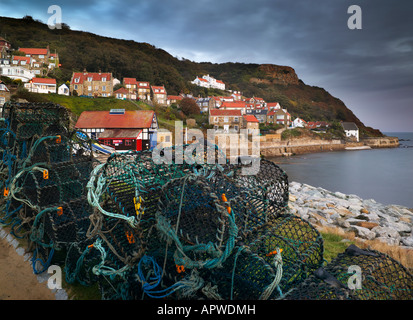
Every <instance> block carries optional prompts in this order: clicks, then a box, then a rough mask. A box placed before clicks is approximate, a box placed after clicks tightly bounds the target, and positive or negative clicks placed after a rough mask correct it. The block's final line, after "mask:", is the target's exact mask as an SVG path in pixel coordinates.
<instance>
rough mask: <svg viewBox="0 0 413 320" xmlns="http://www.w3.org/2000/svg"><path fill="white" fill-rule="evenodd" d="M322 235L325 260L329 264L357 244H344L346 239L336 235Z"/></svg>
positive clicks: (322, 233) (352, 242)
mask: <svg viewBox="0 0 413 320" xmlns="http://www.w3.org/2000/svg"><path fill="white" fill-rule="evenodd" d="M320 233H321V236H322V237H323V240H324V259H326V260H327V261H328V262H330V261H331V260H332V259H334V258H335V257H336V256H337V255H338V254H339V253H342V252H344V250H346V249H347V247H348V246H349V245H351V244H355V242H354V241H346V242H342V240H343V239H344V238H343V237H340V236H339V235H337V234H334V233H327V232H320Z"/></svg>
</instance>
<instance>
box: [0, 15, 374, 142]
mask: <svg viewBox="0 0 413 320" xmlns="http://www.w3.org/2000/svg"><path fill="white" fill-rule="evenodd" d="M0 34H1V35H4V34H6V35H7V39H8V40H9V41H10V42H11V44H12V46H13V48H14V49H18V48H19V47H46V46H47V45H49V47H50V50H51V51H52V52H54V51H55V50H56V51H57V52H58V54H59V57H60V63H61V64H62V67H61V68H60V69H57V70H56V71H55V72H54V73H52V74H50V76H51V77H53V78H56V79H57V82H58V84H60V83H64V82H66V81H68V80H70V78H71V75H72V72H73V71H83V70H84V69H86V70H87V71H90V72H98V71H99V70H102V71H104V72H112V73H113V75H114V77H115V78H117V79H119V80H121V81H122V79H123V78H125V77H133V78H137V79H138V80H145V81H149V82H150V83H151V84H152V85H165V87H166V89H167V92H168V94H172V95H174V94H179V93H181V92H184V93H192V94H194V95H195V96H198V95H201V96H206V95H210V94H216V95H219V94H222V93H221V92H214V91H213V90H207V89H205V88H200V87H197V86H195V85H192V84H191V83H190V81H191V80H194V79H195V77H196V76H202V75H203V74H210V75H211V76H213V77H215V78H217V79H220V80H223V81H224V82H225V83H226V86H227V88H228V89H232V90H237V91H238V90H239V91H241V92H242V93H243V94H244V96H247V97H252V96H256V97H262V98H264V99H265V100H266V101H267V102H279V103H280V104H281V105H282V106H283V107H284V108H287V109H288V111H289V112H290V114H291V115H292V116H293V118H295V117H297V116H299V117H302V118H303V119H304V120H307V121H315V120H324V121H330V122H333V121H340V120H343V121H352V122H355V123H356V124H357V125H358V126H359V128H361V135H363V134H365V135H380V134H381V133H380V132H379V131H377V130H374V129H372V128H366V127H365V126H364V124H363V123H362V122H361V121H360V120H359V119H358V118H357V117H356V116H355V115H354V114H353V112H352V111H351V110H349V109H348V108H347V107H346V106H345V104H344V103H343V102H342V101H341V100H339V99H337V98H335V97H333V96H331V95H330V94H329V93H328V92H327V91H325V90H324V89H322V88H318V87H313V86H309V85H307V84H305V83H303V82H302V81H301V80H300V79H299V77H298V75H297V74H296V73H295V71H294V69H293V68H291V67H286V66H276V65H259V64H253V63H251V64H245V63H222V64H216V63H209V62H203V63H195V62H193V61H190V60H187V59H182V60H180V59H177V58H175V57H173V56H171V55H170V54H169V53H168V52H166V51H164V50H162V49H159V48H156V47H154V46H152V45H150V44H148V43H138V42H135V41H130V40H120V39H113V38H109V37H102V36H98V35H95V34H92V33H88V32H82V31H73V30H70V27H69V26H64V28H63V29H60V30H59V29H55V30H51V29H49V28H48V27H47V25H46V24H44V23H42V22H40V21H35V20H33V19H32V18H30V17H26V18H24V19H13V18H5V17H0ZM88 103H90V104H91V103H92V102H88ZM91 106H92V105H91Z"/></svg>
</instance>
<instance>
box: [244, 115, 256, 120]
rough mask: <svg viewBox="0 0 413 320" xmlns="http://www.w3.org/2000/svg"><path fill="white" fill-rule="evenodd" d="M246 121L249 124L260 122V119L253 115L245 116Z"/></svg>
mask: <svg viewBox="0 0 413 320" xmlns="http://www.w3.org/2000/svg"><path fill="white" fill-rule="evenodd" d="M244 119H245V121H247V122H259V121H258V119H257V118H256V117H255V116H253V115H244Z"/></svg>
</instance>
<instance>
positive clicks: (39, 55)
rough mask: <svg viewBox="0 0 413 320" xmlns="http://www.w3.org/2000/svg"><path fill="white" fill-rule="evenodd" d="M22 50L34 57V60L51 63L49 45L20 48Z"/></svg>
mask: <svg viewBox="0 0 413 320" xmlns="http://www.w3.org/2000/svg"><path fill="white" fill-rule="evenodd" d="M18 51H20V52H23V53H24V54H25V55H26V57H30V58H32V59H33V60H34V61H37V62H40V63H44V64H47V65H48V64H49V58H50V50H49V46H47V47H46V48H19V50H18Z"/></svg>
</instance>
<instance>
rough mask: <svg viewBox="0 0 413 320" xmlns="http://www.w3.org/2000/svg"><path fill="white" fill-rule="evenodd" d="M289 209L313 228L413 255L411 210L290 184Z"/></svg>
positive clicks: (303, 185)
mask: <svg viewBox="0 0 413 320" xmlns="http://www.w3.org/2000/svg"><path fill="white" fill-rule="evenodd" d="M288 208H289V210H290V212H291V213H293V214H295V215H297V216H299V217H301V218H303V219H304V220H307V221H309V222H310V223H312V224H314V225H316V226H319V227H331V228H338V229H341V230H342V231H343V232H344V233H349V232H352V233H354V234H355V236H356V238H358V239H360V240H361V241H363V242H364V241H371V240H378V241H380V242H382V243H384V244H386V245H389V246H397V247H400V248H401V249H408V250H409V251H411V252H413V209H412V208H408V207H405V206H401V205H395V204H391V205H385V204H381V203H378V202H376V201H375V200H374V199H362V198H360V197H359V196H357V195H354V194H343V193H341V192H332V191H329V190H326V189H323V188H321V187H313V186H310V185H308V184H305V183H300V182H295V181H293V182H290V184H289V202H288Z"/></svg>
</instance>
